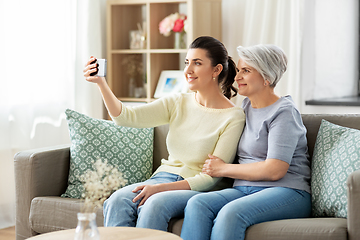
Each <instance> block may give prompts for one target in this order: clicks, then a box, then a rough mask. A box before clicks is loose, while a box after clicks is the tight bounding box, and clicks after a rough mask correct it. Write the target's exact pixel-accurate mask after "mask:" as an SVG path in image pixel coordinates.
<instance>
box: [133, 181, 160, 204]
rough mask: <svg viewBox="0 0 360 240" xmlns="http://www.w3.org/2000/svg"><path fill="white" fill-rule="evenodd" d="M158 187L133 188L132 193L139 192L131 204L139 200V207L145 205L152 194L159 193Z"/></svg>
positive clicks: (143, 186) (142, 186)
mask: <svg viewBox="0 0 360 240" xmlns="http://www.w3.org/2000/svg"><path fill="white" fill-rule="evenodd" d="M159 187H160V185H141V186H138V187H136V188H134V190H133V192H138V191H140V192H139V194H138V195H137V196H136V197H135V198H134V199H133V202H137V201H138V200H140V199H141V201H140V203H139V207H140V206H141V205H143V204H144V203H145V201H146V200H147V199H148V198H149V197H150V196H151V195H153V194H155V193H158V192H161V190H160V188H159Z"/></svg>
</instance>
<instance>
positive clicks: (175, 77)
mask: <svg viewBox="0 0 360 240" xmlns="http://www.w3.org/2000/svg"><path fill="white" fill-rule="evenodd" d="M188 90H189V89H188V84H187V82H186V79H185V75H184V71H182V70H164V71H162V72H161V74H160V78H159V81H158V84H157V86H156V90H155V94H154V98H161V97H163V96H166V95H169V94H173V93H187V92H188Z"/></svg>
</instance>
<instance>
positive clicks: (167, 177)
mask: <svg viewBox="0 0 360 240" xmlns="http://www.w3.org/2000/svg"><path fill="white" fill-rule="evenodd" d="M93 60H94V58H93V57H91V58H90V59H89V61H88V63H87V65H86V67H85V69H84V76H85V77H86V80H87V81H89V82H94V83H96V84H97V85H98V87H99V88H100V91H101V93H102V96H103V99H104V102H105V104H106V107H107V109H108V112H109V113H110V115H111V117H112V119H113V121H115V123H117V124H118V125H122V126H129V127H138V128H142V127H155V126H159V125H163V124H169V132H168V136H167V141H166V142H167V148H168V152H169V157H168V159H167V160H165V159H163V160H162V165H161V166H160V167H159V168H158V169H157V170H156V171H155V173H154V174H153V176H152V177H151V178H150V179H149V180H147V181H145V182H142V183H137V184H133V185H130V186H127V187H124V188H122V189H119V190H118V191H116V192H115V193H114V194H112V195H111V197H110V198H109V199H108V200H106V201H105V203H104V225H105V226H133V227H134V226H136V227H142V228H152V229H159V230H164V231H167V227H168V222H169V220H170V219H171V218H172V217H176V216H182V215H183V211H184V208H185V206H186V203H187V201H188V199H189V198H190V197H192V196H194V195H195V194H197V193H199V192H200V191H206V190H209V189H211V188H213V187H214V186H215V185H216V183H217V182H218V180H219V178H216V177H211V176H210V175H208V174H203V173H202V166H203V164H204V163H205V160H206V159H207V158H208V154H213V155H216V156H219V157H221V158H222V159H223V160H224V161H225V162H227V163H230V162H231V161H233V159H234V157H235V152H236V146H237V143H238V141H239V138H240V134H241V132H242V129H243V126H244V122H245V116H244V113H243V110H242V109H241V108H239V107H235V106H234V104H233V103H232V102H231V101H229V99H230V98H231V97H232V95H233V94H232V92H231V91H232V90H233V89H234V88H233V87H232V84H233V82H234V77H235V75H236V66H235V63H234V62H233V61H232V59H231V58H230V57H229V56H228V53H227V51H226V49H225V47H224V45H223V44H222V43H221V42H220V41H218V40H216V39H214V38H212V37H199V38H197V39H196V40H194V42H193V43H192V44H191V45H190V49H189V50H188V53H187V55H186V59H185V69H184V74H185V77H186V80H187V82H188V84H189V89H190V90H192V91H193V92H192V93H187V94H174V95H170V96H167V97H163V98H161V99H158V100H156V101H154V102H152V103H149V104H146V105H142V106H138V107H132V108H131V107H127V106H125V105H124V104H122V103H121V102H120V101H119V100H118V99H117V98H116V97H115V96H114V94H113V93H112V91H111V90H110V88H109V87H108V85H107V84H106V80H105V79H104V78H101V77H95V76H94V77H92V76H90V74H91V73H92V72H95V71H96V69H95V67H96V64H90V63H91V62H92V61H93ZM235 94H236V92H235Z"/></svg>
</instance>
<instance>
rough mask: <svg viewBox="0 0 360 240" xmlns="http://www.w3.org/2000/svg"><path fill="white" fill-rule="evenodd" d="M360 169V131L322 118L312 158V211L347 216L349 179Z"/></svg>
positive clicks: (328, 215)
mask: <svg viewBox="0 0 360 240" xmlns="http://www.w3.org/2000/svg"><path fill="white" fill-rule="evenodd" d="M358 169H360V131H359V130H356V129H351V128H347V127H342V126H338V125H335V124H333V123H330V122H328V121H326V120H322V121H321V125H320V128H319V132H318V135H317V138H316V143H315V148H314V155H313V159H312V174H311V175H312V176H311V188H312V213H313V215H314V216H315V217H343V218H346V217H347V192H346V180H347V178H348V176H349V174H350V173H352V172H353V171H355V170H358Z"/></svg>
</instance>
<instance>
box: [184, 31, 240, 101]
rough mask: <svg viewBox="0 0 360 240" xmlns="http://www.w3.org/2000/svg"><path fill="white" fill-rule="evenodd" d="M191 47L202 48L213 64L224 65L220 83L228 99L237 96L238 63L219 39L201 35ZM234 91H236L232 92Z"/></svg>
mask: <svg viewBox="0 0 360 240" xmlns="http://www.w3.org/2000/svg"><path fill="white" fill-rule="evenodd" d="M189 48H190V49H191V48H193V49H195V48H200V49H204V50H205V51H206V52H207V57H208V58H209V59H210V60H211V65H212V66H213V67H215V66H216V65H218V64H221V65H222V66H223V70H222V71H221V73H220V75H219V85H220V87H221V90H222V92H223V94H224V96H225V97H227V98H228V99H230V98H232V97H234V96H236V94H237V89H236V88H234V86H233V83H234V81H235V76H236V64H235V62H234V61H233V60H232V58H231V57H230V56H229V55H228V52H227V50H226V48H225V46H224V44H222V43H221V42H220V41H219V40H217V39H216V38H213V37H209V36H201V37H198V38H196V39H195V40H194V41H193V42H192V43H191V44H190V46H189ZM231 91H233V92H234V93H233V94H232V92H231Z"/></svg>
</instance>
